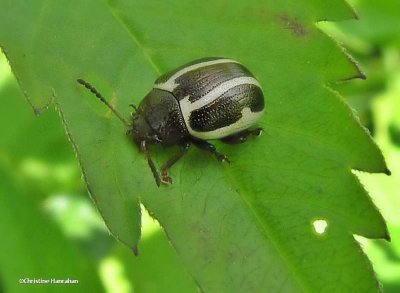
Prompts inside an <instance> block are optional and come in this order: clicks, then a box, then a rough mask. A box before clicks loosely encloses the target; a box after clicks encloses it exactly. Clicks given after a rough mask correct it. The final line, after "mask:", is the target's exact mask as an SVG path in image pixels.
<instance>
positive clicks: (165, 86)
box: [154, 58, 239, 92]
mask: <svg viewBox="0 0 400 293" xmlns="http://www.w3.org/2000/svg"><path fill="white" fill-rule="evenodd" d="M221 63H239V62H237V61H235V60H233V59H223V58H222V59H216V60H210V61H204V62H200V63H196V64H193V65H190V66H187V67H185V68H182V69H181V70H179V71H178V72H177V73H175V74H174V75H172V76H171V77H170V78H169V79H168V80H167V81H165V82H163V83H158V84H155V85H154V88H158V89H160V90H165V91H169V92H172V91H173V90H174V89H175V88H176V87H177V86H178V85H179V84H177V83H175V80H176V79H177V78H178V77H180V76H182V75H184V74H185V73H187V72H189V71H192V70H195V69H198V68H201V67H206V66H210V65H215V64H221Z"/></svg>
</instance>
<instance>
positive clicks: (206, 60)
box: [155, 57, 225, 84]
mask: <svg viewBox="0 0 400 293" xmlns="http://www.w3.org/2000/svg"><path fill="white" fill-rule="evenodd" d="M220 59H225V58H221V57H208V58H201V59H197V60H194V61H192V62H189V63H186V64H184V65H182V66H179V67H178V68H176V69H174V70H172V71H170V72H167V73H166V74H164V75H162V76H160V77H159V78H157V79H156V81H155V84H160V83H164V82H166V81H167V80H168V79H170V78H171V76H173V75H174V74H175V73H177V72H178V71H181V70H182V69H184V68H186V67H189V66H192V65H194V64H199V63H203V62H208V61H214V60H220Z"/></svg>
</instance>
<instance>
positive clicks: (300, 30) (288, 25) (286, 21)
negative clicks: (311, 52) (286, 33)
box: [279, 14, 310, 37]
mask: <svg viewBox="0 0 400 293" xmlns="http://www.w3.org/2000/svg"><path fill="white" fill-rule="evenodd" d="M279 20H280V21H281V22H282V24H283V25H284V28H285V29H289V30H291V31H292V33H293V34H295V35H296V36H298V37H304V36H306V35H308V34H309V33H310V32H309V31H308V30H307V29H306V28H305V27H304V25H303V24H301V23H300V22H299V21H298V20H296V19H292V18H290V17H289V16H288V15H286V14H281V15H279Z"/></svg>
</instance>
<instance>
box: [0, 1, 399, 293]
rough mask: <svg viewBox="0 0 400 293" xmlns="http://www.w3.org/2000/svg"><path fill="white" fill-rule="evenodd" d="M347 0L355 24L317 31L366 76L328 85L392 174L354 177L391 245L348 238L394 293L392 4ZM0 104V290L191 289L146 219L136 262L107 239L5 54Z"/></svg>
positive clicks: (52, 128) (74, 168) (0, 62)
mask: <svg viewBox="0 0 400 293" xmlns="http://www.w3.org/2000/svg"><path fill="white" fill-rule="evenodd" d="M350 2H351V3H352V5H353V6H354V7H355V9H356V11H357V13H358V15H359V16H360V21H343V22H340V23H326V22H320V23H318V26H319V27H320V28H321V29H322V30H323V31H325V32H326V33H328V34H329V35H331V36H333V37H334V38H335V39H337V40H338V41H339V42H340V43H342V44H343V45H344V47H346V48H347V49H348V51H349V52H350V54H351V55H352V56H354V58H355V59H356V60H357V61H358V62H359V63H360V65H361V68H362V69H363V71H364V73H365V74H366V76H367V80H365V81H364V80H352V81H350V82H348V81H346V82H342V83H338V84H333V85H330V86H332V87H334V88H335V89H336V90H338V91H339V92H341V93H342V94H343V95H344V97H345V98H346V99H347V101H348V102H349V104H350V105H351V106H352V107H353V109H354V110H355V111H356V112H357V114H358V116H359V117H360V120H361V122H362V124H363V125H365V126H366V127H367V128H368V129H369V130H370V132H371V133H372V135H373V136H374V138H375V141H376V142H377V143H378V145H379V146H380V148H381V150H382V152H383V153H384V155H385V158H386V160H387V163H388V166H389V169H390V170H391V171H392V175H391V176H389V177H388V176H385V175H381V174H373V175H372V174H365V173H363V174H362V173H359V172H357V175H358V176H359V178H360V180H361V182H362V183H363V184H364V186H365V187H366V189H367V190H368V191H369V193H370V195H371V197H372V198H373V200H374V202H375V203H376V205H377V206H378V208H379V209H380V210H381V212H382V214H383V215H384V217H385V219H386V220H387V222H388V227H389V230H390V234H391V237H392V242H391V243H388V242H386V241H383V240H374V241H371V240H366V239H362V238H361V237H358V238H357V239H358V240H359V241H360V242H361V244H362V247H363V249H364V251H365V252H366V253H367V254H368V256H369V258H370V259H371V260H372V262H373V265H374V269H375V271H376V273H377V275H378V279H379V280H380V282H381V283H382V286H383V291H384V292H400V217H399V216H398V210H399V207H400V188H399V183H398V182H400V165H399V162H400V1H396V0H382V1H376V0H364V1H360V0H358V1H356V0H353V1H350ZM0 100H1V101H0V102H1V104H2V105H3V106H2V107H0V133H1V139H0V198H1V204H0V233H1V235H2V241H0V292H2V291H3V290H6V289H7V291H10V292H18V290H19V289H20V288H21V287H20V286H19V284H18V280H19V279H20V278H24V277H29V278H62V279H64V278H67V277H69V278H75V279H78V280H79V281H80V284H79V289H80V290H85V291H93V290H94V291H95V292H100V291H104V290H105V291H108V292H132V291H135V292H165V291H166V289H168V291H170V292H197V289H196V286H195V284H194V282H193V281H192V279H191V278H190V276H189V275H188V274H187V272H186V271H185V269H184V268H183V266H182V265H181V264H180V262H179V259H178V258H177V255H176V253H175V252H174V250H173V249H172V248H171V246H170V245H169V243H168V240H167V238H166V236H165V234H164V233H163V232H162V230H161V229H160V227H159V225H158V224H157V223H156V222H154V221H153V220H152V219H151V218H150V217H149V216H148V215H146V214H145V215H144V221H143V222H144V223H143V236H142V240H141V242H140V246H139V249H140V256H139V257H135V256H134V255H133V253H132V252H131V251H129V250H128V249H127V248H126V247H125V246H123V245H121V244H119V243H117V242H116V241H115V240H114V239H113V238H112V237H111V236H110V235H109V234H108V232H107V229H106V228H105V226H104V224H103V222H102V220H101V219H100V217H99V215H98V213H97V212H96V210H95V209H94V206H93V205H92V203H91V201H90V199H89V197H88V194H87V191H86V188H85V185H84V182H83V180H82V178H81V175H80V170H79V166H78V162H77V160H76V158H75V156H74V153H73V150H72V147H71V145H70V144H69V142H68V140H67V138H66V135H65V133H64V130H63V128H62V125H61V121H60V118H59V117H58V114H57V111H56V110H55V109H53V108H50V109H48V111H46V112H45V113H43V114H42V115H41V116H40V118H37V117H35V116H34V115H33V113H32V110H31V109H30V108H29V106H28V104H27V103H26V101H25V100H24V98H23V94H22V93H21V92H20V90H19V88H18V85H17V82H16V81H15V79H14V77H13V76H12V73H11V71H10V68H9V66H8V64H7V61H6V59H5V57H4V56H0ZM60 264H62V266H60ZM29 288H30V289H31V290H32V291H37V292H46V291H49V292H52V291H54V290H55V289H57V292H59V291H62V290H65V291H67V290H68V291H70V290H71V287H69V286H64V287H60V286H57V287H52V286H40V285H36V286H29Z"/></svg>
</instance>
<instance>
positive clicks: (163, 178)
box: [161, 141, 191, 184]
mask: <svg viewBox="0 0 400 293" xmlns="http://www.w3.org/2000/svg"><path fill="white" fill-rule="evenodd" d="M190 145H191V143H190V142H189V141H185V142H183V143H182V144H181V145H180V150H179V152H177V153H176V154H174V155H173V156H172V157H171V158H170V159H169V160H168V161H166V162H165V163H164V164H163V165H162V167H161V182H162V183H167V184H171V183H172V179H171V177H169V176H168V169H169V168H171V167H172V165H174V164H175V163H176V162H177V161H178V160H179V159H180V158H182V157H183V155H184V154H186V152H187V151H188V149H189V148H190Z"/></svg>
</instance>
